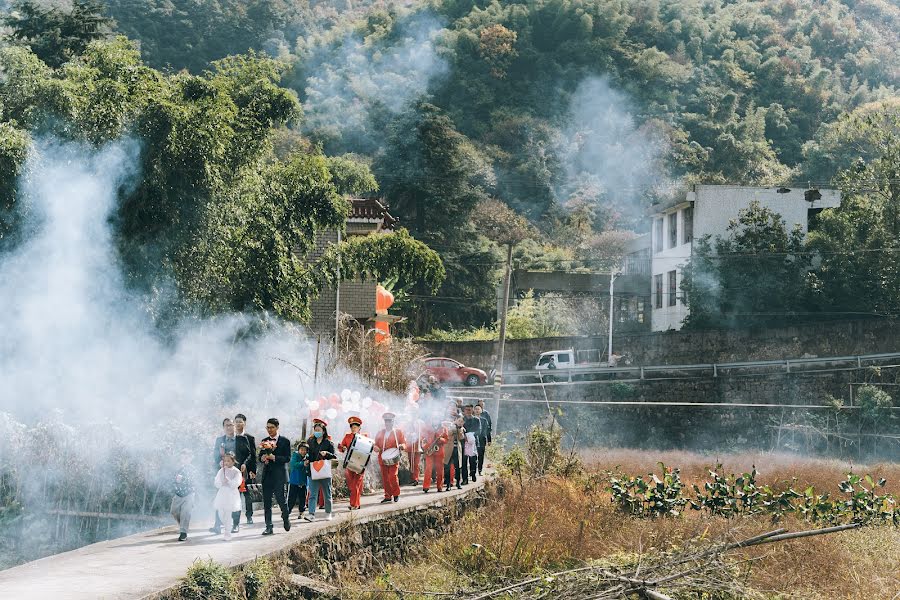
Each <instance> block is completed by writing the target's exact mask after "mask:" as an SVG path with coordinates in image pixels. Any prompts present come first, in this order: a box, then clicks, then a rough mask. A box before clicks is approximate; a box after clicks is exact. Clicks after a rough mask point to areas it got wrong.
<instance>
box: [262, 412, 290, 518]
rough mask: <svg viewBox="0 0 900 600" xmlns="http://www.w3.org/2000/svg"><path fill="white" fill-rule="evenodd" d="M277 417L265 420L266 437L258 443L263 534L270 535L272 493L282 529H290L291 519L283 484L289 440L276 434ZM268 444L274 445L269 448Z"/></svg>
mask: <svg viewBox="0 0 900 600" xmlns="http://www.w3.org/2000/svg"><path fill="white" fill-rule="evenodd" d="M278 426H279V423H278V419H276V418H274V417H273V418H271V419H269V420H268V421H266V432H267V433H268V434H269V436H268V437H266V438H264V439H263V440H262V441H261V442H260V443H259V460H260V462H262V463H263V469H262V494H263V513H264V514H265V517H266V528H265V530H264V531H263V535H272V534H273V533H275V532H274V531H272V494H275V501H276V502H278V506H280V507H281V520H282V521H283V522H284V530H285V531H290V530H291V521H290V519H289V518H288V517H289V516H290V513H288V507H287V502H286V501H285V498H284V486H285V484H286V483H287V473H286V471H285V466H286V465H287V464H288V463H289V462H290V461H291V441H290V440H289V439H287V438H286V437H284V436H280V435H278ZM269 446H274V448H270V447H269Z"/></svg>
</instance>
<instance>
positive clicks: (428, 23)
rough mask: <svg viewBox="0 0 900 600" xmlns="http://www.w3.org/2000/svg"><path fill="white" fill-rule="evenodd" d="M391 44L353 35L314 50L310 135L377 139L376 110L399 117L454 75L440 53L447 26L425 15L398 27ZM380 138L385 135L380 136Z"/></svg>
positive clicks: (307, 121)
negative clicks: (439, 82)
mask: <svg viewBox="0 0 900 600" xmlns="http://www.w3.org/2000/svg"><path fill="white" fill-rule="evenodd" d="M395 27H396V28H397V31H395V32H394V33H393V34H392V35H391V39H390V41H389V42H385V43H382V42H381V41H378V40H376V41H371V40H367V39H364V38H362V37H361V36H360V35H359V34H358V33H356V32H354V33H350V34H348V35H346V36H345V37H344V38H342V39H341V40H340V41H338V42H331V43H328V44H327V45H326V47H324V48H316V49H313V51H312V52H311V56H310V57H309V60H310V61H311V66H309V67H307V68H309V70H310V73H311V74H310V75H309V76H308V77H307V80H306V87H305V96H306V99H305V101H304V103H303V107H304V112H305V127H306V129H307V130H309V131H315V132H318V133H319V134H325V135H326V136H330V137H333V138H335V139H340V138H342V137H344V136H348V135H349V136H351V137H370V138H371V137H373V136H376V134H375V133H369V132H368V130H369V128H370V127H371V122H370V117H371V112H372V110H373V108H375V107H376V106H377V107H378V108H379V109H382V110H384V111H386V112H387V113H388V114H392V115H396V114H399V113H400V112H402V111H403V110H405V109H406V108H407V107H408V106H409V105H410V104H411V103H412V102H414V101H415V100H416V99H417V98H419V97H420V96H422V95H423V94H425V93H426V91H427V89H428V86H429V84H430V83H431V82H432V81H433V80H434V79H435V78H437V77H440V76H441V75H443V74H445V73H446V72H447V71H448V65H447V62H446V60H444V58H443V57H441V56H440V55H439V53H438V51H437V42H438V40H439V38H440V35H441V32H442V31H443V24H442V23H441V22H440V21H439V20H438V19H437V18H436V17H434V16H433V15H430V14H427V13H420V14H416V15H412V16H410V17H408V18H406V19H405V21H404V22H403V23H402V24H398V25H396V26H395ZM379 135H380V134H379Z"/></svg>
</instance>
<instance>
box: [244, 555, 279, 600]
mask: <svg viewBox="0 0 900 600" xmlns="http://www.w3.org/2000/svg"><path fill="white" fill-rule="evenodd" d="M272 573H273V571H272V564H271V563H270V562H269V561H268V560H266V559H265V558H257V559H256V560H254V561H253V562H252V563H250V564H249V565H247V566H246V567H245V568H244V569H243V571H242V572H241V577H240V584H241V586H242V587H243V588H244V596H245V597H246V598H247V600H256V599H257V598H265V597H266V596H265V595H262V594H260V593H259V592H260V590H262V589H263V587H264V586H265V585H266V584H267V583H268V581H269V580H270V579H271V578H272Z"/></svg>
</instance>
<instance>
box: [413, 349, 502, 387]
mask: <svg viewBox="0 0 900 600" xmlns="http://www.w3.org/2000/svg"><path fill="white" fill-rule="evenodd" d="M422 364H423V365H424V367H425V371H426V372H427V373H428V374H429V375H434V376H435V377H436V378H437V380H438V382H440V383H462V384H464V385H468V386H475V385H484V384H486V383H487V373H485V372H484V371H482V370H481V369H476V368H474V367H467V366H466V365H464V364H462V363H461V362H459V361H458V360H453V359H452V358H445V357H440V356H439V357H433V358H426V359H425V360H424V361H422Z"/></svg>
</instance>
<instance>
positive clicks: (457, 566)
mask: <svg viewBox="0 0 900 600" xmlns="http://www.w3.org/2000/svg"><path fill="white" fill-rule="evenodd" d="M582 459H583V461H584V463H585V467H586V469H585V475H584V476H580V477H568V478H564V477H560V476H550V477H546V478H543V479H541V480H537V481H525V482H524V485H521V486H520V485H519V484H518V483H517V482H516V481H515V480H506V482H505V485H504V493H503V494H502V495H498V496H497V497H495V498H493V499H492V500H491V502H490V504H489V506H488V507H487V508H486V509H485V510H484V511H483V512H481V513H479V514H472V515H468V516H467V517H466V518H464V519H462V520H461V521H460V522H459V523H458V525H457V526H456V527H455V528H454V529H453V530H452V531H451V532H450V533H448V534H447V535H445V536H443V537H442V538H441V539H439V540H437V541H433V542H428V543H427V544H426V546H425V547H424V548H423V552H422V553H421V554H420V556H421V557H422V558H421V560H419V561H417V562H412V561H411V562H408V563H405V564H396V565H386V566H385V573H384V575H383V576H382V577H381V578H380V579H379V582H378V583H377V584H376V585H374V586H369V587H367V588H365V589H363V588H360V587H359V586H358V584H357V586H356V589H357V594H358V595H356V596H355V597H358V598H364V597H365V598H375V597H379V596H380V594H379V593H378V592H376V589H386V590H390V595H392V596H393V597H396V596H397V593H398V590H399V591H400V592H401V593H402V592H404V591H405V592H406V594H405V595H404V598H435V597H439V596H435V594H443V593H451V592H453V591H454V590H459V589H472V588H473V587H484V586H487V585H490V584H494V583H496V584H497V585H498V586H499V585H500V584H501V583H502V582H503V581H509V580H513V579H515V578H517V577H522V576H524V575H526V574H530V573H535V572H538V571H540V570H548V571H552V570H559V569H565V568H566V567H568V566H571V565H573V564H577V563H578V562H579V561H585V560H597V559H600V560H609V561H611V562H613V563H615V562H617V561H623V560H633V559H634V558H636V557H638V556H652V555H654V554H658V553H664V552H669V551H675V550H678V549H681V548H684V547H686V546H695V545H702V544H705V543H709V542H710V541H714V540H738V539H744V538H747V537H750V536H753V535H756V534H759V533H763V532H766V531H770V530H772V529H775V528H776V527H785V528H787V529H788V530H790V531H801V530H805V529H813V528H816V527H819V526H821V525H815V524H811V523H808V522H805V521H803V520H802V519H800V518H798V517H796V516H793V515H789V516H787V517H785V518H784V519H782V520H781V521H779V522H778V523H777V524H775V523H773V521H772V517H771V516H768V515H754V516H749V517H748V516H743V517H735V518H730V519H729V518H724V517H711V516H709V515H708V514H707V513H704V512H698V511H694V510H690V509H688V510H686V511H685V512H684V513H683V514H682V515H680V516H678V517H675V518H671V517H658V518H634V517H630V516H627V515H624V514H622V513H621V512H620V511H619V510H617V508H616V507H615V506H614V505H613V504H612V503H611V501H610V494H609V492H608V491H607V490H606V489H605V485H604V484H603V483H602V481H603V479H604V477H603V476H602V475H600V476H594V477H591V474H594V475H596V474H603V473H604V472H605V471H607V470H614V469H616V468H619V469H620V470H621V471H622V472H625V473H628V474H631V475H638V474H643V475H647V474H648V473H650V472H656V473H659V472H660V470H659V467H658V466H657V464H656V463H658V462H660V461H662V462H664V463H665V464H666V465H668V466H671V467H675V468H680V469H681V470H682V479H683V480H684V482H685V483H686V484H688V485H690V484H693V483H697V482H702V481H703V480H704V478H705V477H706V476H707V469H708V468H714V467H715V465H716V464H717V463H718V462H721V463H722V464H723V467H724V470H725V471H726V472H729V473H738V472H743V471H749V470H750V469H751V468H752V467H753V465H755V466H756V468H757V470H758V471H759V477H758V481H759V482H760V483H763V484H769V485H772V486H778V487H787V486H790V485H793V486H795V487H796V488H798V489H804V488H806V487H807V486H810V485H812V486H815V487H816V489H817V491H819V492H821V491H828V492H830V493H832V494H833V495H836V494H838V493H839V490H838V488H837V484H838V482H840V481H841V480H842V479H844V477H845V476H846V474H847V472H848V471H849V470H850V469H851V468H852V470H853V471H854V472H855V473H857V474H866V473H868V474H871V475H873V477H884V478H886V479H887V480H888V484H887V487H886V488H885V489H886V490H887V491H890V492H892V493H894V494H898V492H900V465H898V464H882V465H850V464H845V463H841V462H837V461H829V460H815V459H804V458H801V457H796V456H787V455H772V454H756V455H751V454H741V455H722V456H703V455H698V454H692V453H688V452H643V451H630V450H608V451H606V450H593V451H590V452H586V453H584V454H583V455H582ZM794 478H796V481H793V480H794ZM701 485H702V483H701ZM730 556H731V557H732V559H733V561H734V563H735V564H736V565H740V566H739V567H738V570H739V572H740V576H739V578H738V579H739V581H740V585H742V586H744V589H746V594H745V595H743V596H741V597H756V598H759V597H762V598H803V599H823V600H824V599H834V598H860V599H863V598H864V599H866V600H882V599H883V600H894V599H897V598H900V528H897V527H894V526H891V525H874V526H868V527H864V528H862V529H859V530H853V531H845V532H840V533H834V534H829V535H823V536H817V537H811V538H806V539H801V540H793V541H785V542H780V543H776V544H771V545H766V546H760V547H758V548H748V549H745V550H742V551H738V552H735V553H732V554H731V555H730ZM416 592H419V593H416ZM384 597H385V598H386V597H388V596H387V595H385V596H384ZM501 597H504V598H511V597H516V596H515V595H510V596H501ZM550 597H552V596H550ZM678 597H679V598H698V599H701V598H706V599H712V598H725V597H727V598H734V597H735V596H734V595H730V596H721V595H709V594H706V595H702V594H692V595H689V596H678Z"/></svg>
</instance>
